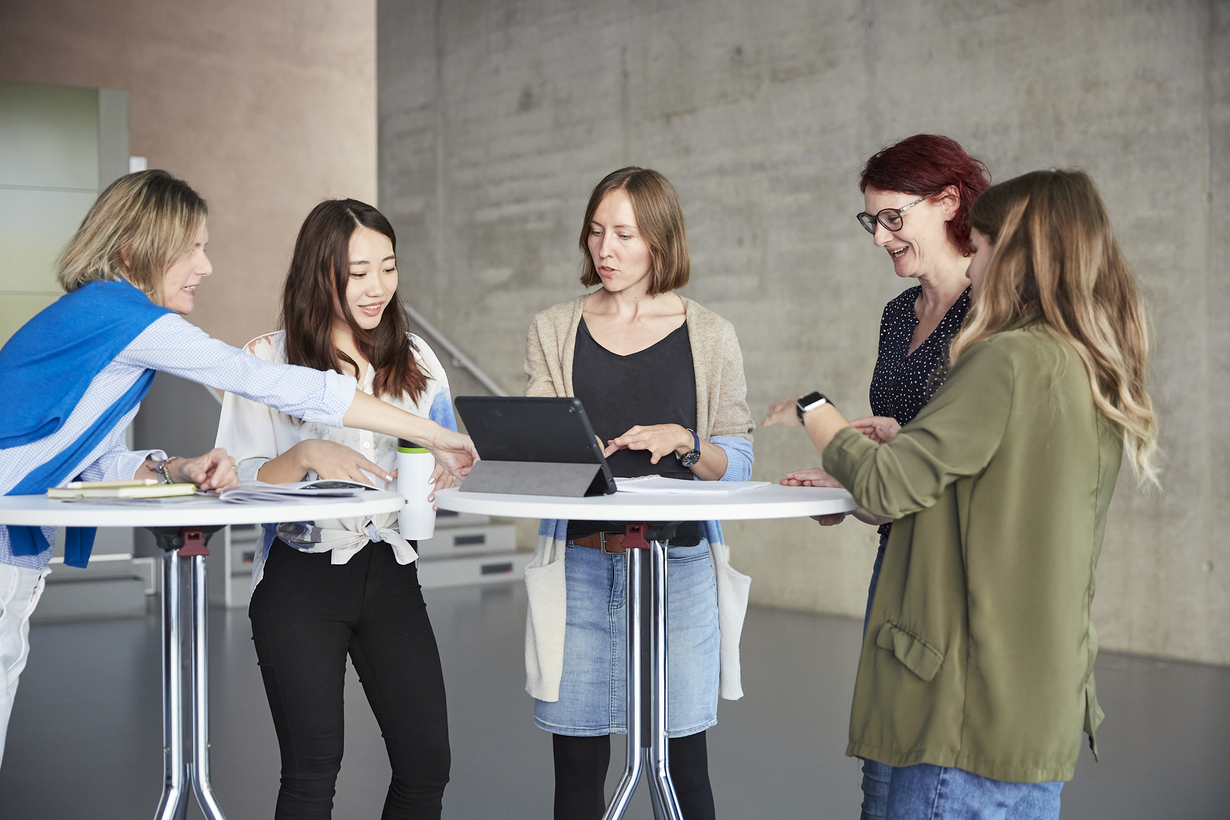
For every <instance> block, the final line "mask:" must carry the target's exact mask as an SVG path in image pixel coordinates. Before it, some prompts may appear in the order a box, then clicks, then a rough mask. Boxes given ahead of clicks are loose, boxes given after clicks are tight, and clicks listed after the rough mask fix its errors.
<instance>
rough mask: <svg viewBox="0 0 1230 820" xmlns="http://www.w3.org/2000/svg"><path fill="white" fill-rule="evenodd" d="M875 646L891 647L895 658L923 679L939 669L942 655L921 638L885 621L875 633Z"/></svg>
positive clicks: (930, 676) (929, 678)
mask: <svg viewBox="0 0 1230 820" xmlns="http://www.w3.org/2000/svg"><path fill="white" fill-rule="evenodd" d="M876 646H878V647H880V648H881V649H891V650H892V652H893V654H894V655H896V656H897V660H899V661H901V663H902V664H903V665H904V666H905V668H906V669H909V670H910V671H911V672H913V673H914V674H915V675H918V677H920V678H922V679H923V680H931V679H932V678H934V677H935V673H936V672H938V671H939V669H940V664H941V663H943V662H944V656H943V654H941V653H940V652H939V651H938V650H937V649H935V647H933V646H930V645H928V644H927V642H926V641H924V640H923V639H922V638H920V637H918V636H917V635H914V634H912V633H910V632H907V631H906V630H905V629H903V628H902V627H900V626H898V625H897V624H895V623H893V622H892V621H887V622H885V624H884V625H883V626H881V627H880V631H879V632H878V633H877V634H876Z"/></svg>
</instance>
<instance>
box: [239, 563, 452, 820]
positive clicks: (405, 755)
mask: <svg viewBox="0 0 1230 820" xmlns="http://www.w3.org/2000/svg"><path fill="white" fill-rule="evenodd" d="M248 614H249V616H250V617H251V619H252V640H253V642H254V643H255V644H256V656H257V659H258V661H259V662H260V668H261V676H262V677H263V678H264V682H265V693H266V694H267V695H268V697H269V708H270V710H271V711H272V713H273V723H274V727H275V728H276V729H277V733H278V745H279V746H280V747H281V752H282V785H281V789H280V790H279V792H278V805H277V812H276V814H275V817H276V818H278V820H281V818H291V817H295V818H314V820H315V819H320V818H324V819H326V820H327V818H330V817H331V816H332V812H333V794H334V786H335V783H336V781H337V773H338V771H339V770H340V769H341V765H342V742H343V723H344V717H343V692H342V689H343V684H344V682H345V678H346V656H347V654H349V655H350V659H351V661H353V662H354V666H355V670H356V671H357V672H358V673H359V679H360V681H361V682H362V684H363V691H364V692H365V693H366V695H367V701H368V703H369V704H371V707H372V712H373V713H374V714H375V716H376V721H377V722H378V723H379V724H380V731H381V734H383V735H384V742H385V748H386V749H387V750H388V753H389V763H390V764H391V765H392V769H393V778H392V782H390V783H389V791H388V795H387V797H386V798H385V803H384V813H383V815H381V816H382V817H383V818H384V820H392V819H393V818H415V819H416V820H417V819H418V818H433V820H434V819H435V818H439V817H440V804H441V799H442V797H443V795H444V787H445V785H446V784H447V783H448V773H449V764H450V759H449V745H448V716H447V710H446V708H445V701H444V675H443V672H442V671H441V669H440V653H439V651H438V650H437V648H436V638H435V635H434V634H433V633H432V631H431V622H430V621H428V619H427V606H426V604H424V603H423V592H422V589H421V588H420V587H419V581H418V565H417V564H416V563H412V564H407V565H405V566H402V565H400V564H398V563H397V560H396V558H395V557H394V555H393V550H392V548H391V547H389V545H387V544H384V543H375V544H368V545H367V547H366V548H365V549H363V550H361V551H359V552H358V553H357V554H355V555H354V556H353V557H352V558H351V559H350V561H348V562H347V563H345V564H338V565H334V564H331V563H330V554H329V553H327V552H326V553H305V552H300V551H298V550H296V549H294V548H292V547H290V546H288V545H286V544H285V543H283V542H282V541H280V540H277V541H274V542H273V545H272V547H271V548H270V550H269V558H268V561H267V562H266V563H265V572H264V577H263V578H262V580H261V582H260V584H258V585H257V587H256V591H255V592H254V593H253V595H252V603H251V605H250V606H249V608H248Z"/></svg>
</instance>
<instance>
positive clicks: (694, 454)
mask: <svg viewBox="0 0 1230 820" xmlns="http://www.w3.org/2000/svg"><path fill="white" fill-rule="evenodd" d="M683 429H684V430H687V431H688V432H689V433H691V434H692V445H693V446H692V449H691V450H688V451H687V452H686V453H684V454H683V455H678V454H676V455H675V458H677V459H679V463H680V464H682V465H683V466H684V467H695V466H696V462H698V461H700V436H698V435H696V431H695V430H693V429H692V428H691V427H685V428H683Z"/></svg>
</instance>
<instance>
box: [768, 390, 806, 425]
mask: <svg viewBox="0 0 1230 820" xmlns="http://www.w3.org/2000/svg"><path fill="white" fill-rule="evenodd" d="M801 398H802V396H795V397H794V398H793V399H782V400H781V401H775V402H773V403H772V404H770V405H769V414H768V415H767V416H765V417H764V421H762V422H760V426H761V427H769V426H771V425H774V424H788V425H790V426H791V427H802V426H803V422H801V421H799V409H798V407H799V399H801Z"/></svg>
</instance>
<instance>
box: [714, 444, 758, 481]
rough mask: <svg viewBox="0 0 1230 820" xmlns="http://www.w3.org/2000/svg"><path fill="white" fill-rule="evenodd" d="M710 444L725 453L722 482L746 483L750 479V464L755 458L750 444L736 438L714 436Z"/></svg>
mask: <svg viewBox="0 0 1230 820" xmlns="http://www.w3.org/2000/svg"><path fill="white" fill-rule="evenodd" d="M709 443H710V444H716V445H717V446H719V447H721V448H722V449H723V450H725V451H726V474H725V475H723V476H722V481H748V480H750V479H751V477H752V464H753V463H754V462H755V461H756V456H755V454H754V453H753V452H752V443H751V442H750V441H748V440H747V439H744V438H739V437H738V436H714V437H713V438H711V439H709Z"/></svg>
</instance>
